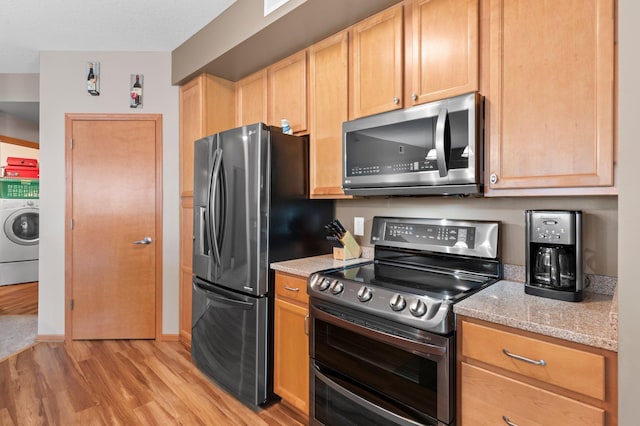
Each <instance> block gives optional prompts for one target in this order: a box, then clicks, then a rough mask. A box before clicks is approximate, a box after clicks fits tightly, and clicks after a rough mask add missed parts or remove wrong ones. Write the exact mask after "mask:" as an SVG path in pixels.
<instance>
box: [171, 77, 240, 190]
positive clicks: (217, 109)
mask: <svg viewBox="0 0 640 426" xmlns="http://www.w3.org/2000/svg"><path fill="white" fill-rule="evenodd" d="M234 98H235V85H234V83H232V82H230V81H227V80H223V79H221V78H217V77H214V76H211V75H208V74H202V75H199V76H198V77H196V78H194V79H193V80H191V81H190V82H188V83H186V84H185V85H183V86H181V87H180V193H181V195H182V196H191V195H193V144H194V142H195V141H196V140H198V139H200V138H203V137H205V136H207V135H210V134H212V133H217V132H220V131H222V130H226V129H229V128H232V127H233V126H234V116H235V102H234Z"/></svg>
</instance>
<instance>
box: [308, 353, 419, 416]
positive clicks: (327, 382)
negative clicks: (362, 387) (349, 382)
mask: <svg viewBox="0 0 640 426" xmlns="http://www.w3.org/2000/svg"><path fill="white" fill-rule="evenodd" d="M313 368H314V370H315V373H314V374H315V377H316V378H317V379H318V380H320V381H321V382H322V383H324V384H325V385H326V386H328V387H330V388H331V390H333V391H335V392H337V393H339V394H340V395H342V396H343V397H344V398H346V399H348V400H349V401H352V402H354V403H356V404H358V405H360V406H361V407H364V408H365V409H366V410H367V411H371V412H373V413H375V414H377V415H379V416H380V417H383V418H385V419H387V420H389V421H390V422H392V423H393V424H398V420H400V419H401V420H402V422H403V423H402V425H403V426H404V425H406V426H414V425H415V426H420V425H422V424H423V423H417V422H414V421H413V420H410V419H407V418H406V417H400V416H398V415H397V414H395V413H392V412H391V411H389V410H385V409H384V408H382V407H379V406H377V405H376V404H374V403H372V402H369V401H367V400H366V399H364V398H362V397H360V396H358V395H356V394H355V393H353V392H349V391H348V390H347V389H345V388H343V387H342V386H340V385H338V384H337V383H335V382H334V381H333V380H331V378H329V377H327V376H325V375H324V374H322V372H321V371H320V369H319V368H318V367H317V366H315V365H314V366H313Z"/></svg>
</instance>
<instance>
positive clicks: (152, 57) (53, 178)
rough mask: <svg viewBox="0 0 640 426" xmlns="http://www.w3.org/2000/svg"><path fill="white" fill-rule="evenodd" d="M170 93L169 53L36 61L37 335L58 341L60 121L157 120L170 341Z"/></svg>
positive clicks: (174, 284) (175, 256) (173, 216)
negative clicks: (137, 103) (133, 98)
mask: <svg viewBox="0 0 640 426" xmlns="http://www.w3.org/2000/svg"><path fill="white" fill-rule="evenodd" d="M88 61H98V62H100V78H101V84H100V96H90V95H89V94H88V93H87V91H86V63H87V62H88ZM130 74H142V75H144V107H143V108H141V109H139V110H137V109H133V110H132V109H131V108H129V76H130ZM178 90H179V89H178V87H175V86H172V85H171V54H170V53H169V52H42V53H41V55H40V147H41V148H40V269H39V280H40V288H39V308H38V334H39V335H45V336H50V335H63V334H64V330H65V328H64V326H65V324H64V316H65V311H64V309H65V300H64V292H65V287H64V279H65V268H64V260H65V257H64V253H65V250H64V237H65V223H64V218H65V145H64V144H65V113H119V114H122V113H130V114H137V113H142V114H162V116H163V130H162V133H163V154H162V155H163V222H164V223H163V248H162V249H163V262H162V265H163V266H162V279H163V308H162V317H163V324H162V331H163V334H177V333H178V294H179V293H178V273H179V268H178V262H179V250H178V249H179V238H178V237H179V208H178V207H179V192H178V176H179V174H178V171H179V162H178V152H179V122H178V121H179V115H178V109H179V104H178Z"/></svg>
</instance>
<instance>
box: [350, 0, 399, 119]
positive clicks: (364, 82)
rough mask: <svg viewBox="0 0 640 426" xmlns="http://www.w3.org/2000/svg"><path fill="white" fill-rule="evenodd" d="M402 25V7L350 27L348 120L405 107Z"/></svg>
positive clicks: (384, 11)
mask: <svg viewBox="0 0 640 426" xmlns="http://www.w3.org/2000/svg"><path fill="white" fill-rule="evenodd" d="M403 21H404V19H403V6H402V3H400V4H398V5H395V6H392V7H390V8H388V9H385V10H383V11H382V12H380V13H377V14H376V15H373V16H371V17H369V18H367V19H365V20H363V21H360V22H359V23H357V24H355V25H353V26H352V27H351V31H350V33H351V34H350V37H351V54H350V64H349V97H350V101H349V119H354V118H359V117H364V116H367V115H372V114H377V113H380V112H384V111H391V110H394V109H400V108H402V107H403V101H402V95H403V93H402V88H403V85H402V84H403V70H404V66H403V60H404V43H403Z"/></svg>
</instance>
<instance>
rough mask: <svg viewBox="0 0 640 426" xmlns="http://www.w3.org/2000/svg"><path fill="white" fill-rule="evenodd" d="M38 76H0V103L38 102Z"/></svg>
mask: <svg viewBox="0 0 640 426" xmlns="http://www.w3.org/2000/svg"><path fill="white" fill-rule="evenodd" d="M39 80H40V76H39V75H38V74H0V102H38V100H39V99H40V94H39V89H40V87H39V85H38V81H39Z"/></svg>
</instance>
